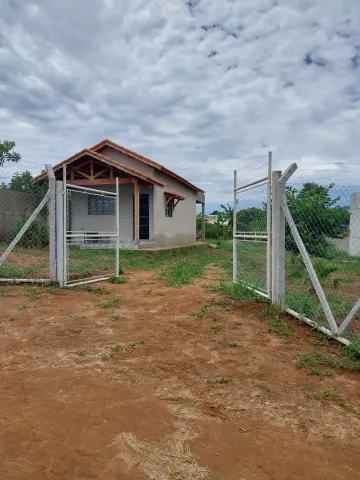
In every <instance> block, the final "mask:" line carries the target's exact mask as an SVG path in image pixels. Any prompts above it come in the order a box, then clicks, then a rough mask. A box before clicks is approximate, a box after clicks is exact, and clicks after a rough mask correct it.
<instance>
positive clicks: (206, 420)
mask: <svg viewBox="0 0 360 480" xmlns="http://www.w3.org/2000/svg"><path fill="white" fill-rule="evenodd" d="M207 274H208V278H211V277H212V271H211V268H210V269H208V270H207ZM126 278H127V283H125V284H120V285H112V284H109V283H106V282H104V283H103V284H102V285H103V286H104V287H105V289H106V291H103V290H102V289H101V288H100V289H99V288H98V285H96V286H95V285H94V289H93V290H92V291H86V290H84V291H77V290H67V291H61V290H59V289H54V288H53V289H52V288H50V289H44V288H36V289H34V288H32V287H27V286H3V287H1V295H2V296H1V297H0V306H1V309H0V311H1V314H0V316H1V324H0V327H1V334H0V349H1V357H0V358H1V370H0V377H1V378H0V384H1V398H0V400H1V425H0V430H1V432H0V446H1V451H0V456H1V459H0V478H1V479H3V480H10V479H11V480H25V479H34V480H42V479H49V480H63V479H69V480H85V479H102V480H115V479H116V480H128V479H132V480H135V479H139V480H140V479H147V478H152V479H156V480H166V479H183V480H197V479H202V478H207V479H210V480H240V479H245V480H270V479H273V480H285V479H286V480H294V479H327V478H329V479H331V480H336V479H344V480H345V479H346V480H351V479H359V478H360V453H359V452H360V417H359V415H360V412H359V410H360V385H359V374H358V373H352V372H347V371H345V370H340V369H334V368H332V369H330V370H328V371H326V372H320V374H318V373H316V374H311V372H310V374H309V371H308V373H307V372H306V371H305V370H304V369H299V368H296V366H295V361H296V358H297V356H298V355H300V354H306V353H311V352H312V349H313V348H315V349H317V350H318V351H326V352H327V353H330V354H332V353H333V352H334V350H335V348H336V347H335V346H332V345H330V346H329V345H327V344H326V342H325V344H324V341H323V340H322V339H321V338H320V337H318V336H317V335H316V334H315V333H314V332H311V331H310V330H309V329H308V327H304V326H301V325H298V324H297V323H296V322H295V321H290V323H289V325H290V328H291V330H292V332H293V337H292V339H291V341H290V342H288V343H286V342H285V341H284V338H283V337H281V336H277V335H274V334H272V333H270V332H269V328H268V322H267V320H266V319H264V318H259V313H260V312H261V311H262V310H263V308H264V307H263V305H259V304H251V305H247V306H238V305H237V304H235V303H232V302H231V301H229V300H227V299H226V298H224V297H221V296H220V295H219V294H218V293H214V292H211V291H209V289H207V288H204V287H206V284H207V283H209V281H210V280H198V281H196V282H195V284H194V285H186V286H182V287H180V288H171V287H168V286H166V285H165V283H163V282H162V281H160V280H158V279H157V275H156V273H155V272H153V271H139V270H134V271H127V272H126ZM319 343H320V344H319ZM314 392H315V393H316V392H317V393H316V394H315V393H314ZM321 392H323V393H321ZM330 393H331V394H330Z"/></svg>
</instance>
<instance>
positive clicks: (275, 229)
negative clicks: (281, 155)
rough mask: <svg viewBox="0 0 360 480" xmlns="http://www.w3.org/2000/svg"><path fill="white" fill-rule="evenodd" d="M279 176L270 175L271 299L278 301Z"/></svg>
mask: <svg viewBox="0 0 360 480" xmlns="http://www.w3.org/2000/svg"><path fill="white" fill-rule="evenodd" d="M280 177H281V172H280V171H275V172H272V175H271V191H272V192H271V193H272V195H271V196H272V202H271V301H272V303H280V296H279V282H278V251H279V232H280V230H279V229H280V218H279V217H280V202H279V199H278V181H279V178H280Z"/></svg>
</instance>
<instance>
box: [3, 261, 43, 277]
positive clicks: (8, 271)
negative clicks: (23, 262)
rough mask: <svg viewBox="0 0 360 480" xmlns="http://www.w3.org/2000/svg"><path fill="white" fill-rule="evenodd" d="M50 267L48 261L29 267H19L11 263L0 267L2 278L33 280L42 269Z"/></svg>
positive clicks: (5, 263)
mask: <svg viewBox="0 0 360 480" xmlns="http://www.w3.org/2000/svg"><path fill="white" fill-rule="evenodd" d="M47 265H48V262H47V261H44V260H43V261H41V262H39V263H37V264H35V265H31V266H29V267H19V266H17V265H14V264H13V263H11V262H8V263H7V262H4V263H3V264H2V265H1V267H0V277H4V278H32V277H33V276H34V275H36V274H37V273H39V271H40V270H41V269H42V268H45V267H46V266H47Z"/></svg>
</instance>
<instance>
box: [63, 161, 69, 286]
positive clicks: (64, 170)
mask: <svg viewBox="0 0 360 480" xmlns="http://www.w3.org/2000/svg"><path fill="white" fill-rule="evenodd" d="M67 214H68V208H67V189H66V164H64V165H63V242H62V246H63V284H64V287H66V283H67V245H66V242H67V235H66V231H67Z"/></svg>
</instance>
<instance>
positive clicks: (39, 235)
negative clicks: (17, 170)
mask: <svg viewBox="0 0 360 480" xmlns="http://www.w3.org/2000/svg"><path fill="white" fill-rule="evenodd" d="M29 175H30V174H29ZM47 193H48V181H47V179H46V180H45V181H44V182H43V183H42V184H40V185H39V184H32V183H31V182H30V176H29V178H27V177H25V176H24V174H14V175H13V176H12V178H11V181H9V183H6V182H4V183H2V185H1V188H0V263H1V264H0V278H2V279H15V278H19V279H29V280H31V279H48V278H49V263H50V262H49V210H48V201H45V202H43V200H44V198H45V196H46V195H47ZM42 202H43V203H44V205H43V207H42V208H40V210H39V213H38V214H37V216H36V217H35V218H34V219H33V221H32V222H31V223H30V225H29V227H28V228H27V230H26V231H25V232H24V234H23V235H22V236H21V238H19V241H18V242H17V243H16V245H15V247H14V248H13V249H11V251H10V253H8V251H9V247H10V246H11V244H12V242H13V241H14V239H15V238H16V237H17V235H18V234H19V233H20V232H21V231H22V230H23V229H24V226H25V225H26V223H27V222H28V221H29V219H30V218H31V216H32V215H33V214H34V212H35V211H36V210H37V209H39V207H40V205H41V203H42Z"/></svg>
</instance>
